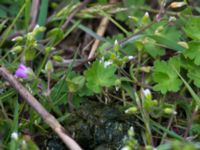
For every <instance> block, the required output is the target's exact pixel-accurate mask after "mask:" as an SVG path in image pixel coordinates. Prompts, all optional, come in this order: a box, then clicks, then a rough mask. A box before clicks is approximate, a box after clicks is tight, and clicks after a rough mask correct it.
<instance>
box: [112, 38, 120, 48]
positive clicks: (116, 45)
mask: <svg viewBox="0 0 200 150" xmlns="http://www.w3.org/2000/svg"><path fill="white" fill-rule="evenodd" d="M119 47H120V45H119V43H118V41H117V40H115V44H114V48H113V49H114V50H115V51H119Z"/></svg>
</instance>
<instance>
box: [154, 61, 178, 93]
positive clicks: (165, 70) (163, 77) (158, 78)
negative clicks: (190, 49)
mask: <svg viewBox="0 0 200 150" xmlns="http://www.w3.org/2000/svg"><path fill="white" fill-rule="evenodd" d="M173 66H174V67H175V68H176V70H177V71H180V59H179V57H173V58H171V59H170V60H169V61H168V62H165V61H159V60H157V61H155V63H154V72H153V80H154V81H155V82H156V83H157V84H156V85H155V86H154V87H153V89H154V90H155V91H161V93H162V94H165V93H166V92H168V91H172V92H177V91H178V90H179V88H180V86H181V84H182V82H181V80H180V79H179V78H178V75H177V73H176V72H175V71H174V69H173Z"/></svg>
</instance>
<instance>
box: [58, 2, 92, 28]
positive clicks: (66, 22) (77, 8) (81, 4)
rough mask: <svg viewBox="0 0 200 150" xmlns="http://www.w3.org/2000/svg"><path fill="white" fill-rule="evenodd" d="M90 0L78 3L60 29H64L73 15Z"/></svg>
mask: <svg viewBox="0 0 200 150" xmlns="http://www.w3.org/2000/svg"><path fill="white" fill-rule="evenodd" d="M90 1H91V0H85V1H84V2H82V3H80V5H78V7H76V8H75V10H74V11H73V12H72V13H71V14H70V15H69V17H68V18H67V20H66V21H65V23H64V24H63V25H62V29H63V30H65V29H66V28H67V26H68V25H69V23H70V21H71V20H72V19H73V17H74V16H75V15H76V14H77V13H78V12H79V11H80V10H81V9H83V8H84V7H85V6H86V5H87V4H88V3H89V2H90Z"/></svg>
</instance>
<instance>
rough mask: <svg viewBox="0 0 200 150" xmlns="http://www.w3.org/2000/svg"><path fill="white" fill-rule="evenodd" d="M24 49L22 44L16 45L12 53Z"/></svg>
mask: <svg viewBox="0 0 200 150" xmlns="http://www.w3.org/2000/svg"><path fill="white" fill-rule="evenodd" d="M21 51H22V47H21V46H15V47H13V49H12V50H11V52H12V53H19V52H21Z"/></svg>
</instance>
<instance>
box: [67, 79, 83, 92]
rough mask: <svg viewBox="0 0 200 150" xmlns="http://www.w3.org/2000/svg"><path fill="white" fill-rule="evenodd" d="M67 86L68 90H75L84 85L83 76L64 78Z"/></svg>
mask: <svg viewBox="0 0 200 150" xmlns="http://www.w3.org/2000/svg"><path fill="white" fill-rule="evenodd" d="M66 81H67V86H68V88H69V91H70V92H76V91H78V90H79V89H81V88H82V87H83V86H84V83H85V77H84V76H76V77H74V78H73V79H68V78H67V79H66Z"/></svg>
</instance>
